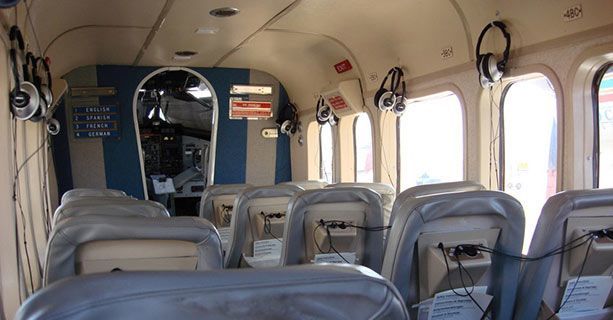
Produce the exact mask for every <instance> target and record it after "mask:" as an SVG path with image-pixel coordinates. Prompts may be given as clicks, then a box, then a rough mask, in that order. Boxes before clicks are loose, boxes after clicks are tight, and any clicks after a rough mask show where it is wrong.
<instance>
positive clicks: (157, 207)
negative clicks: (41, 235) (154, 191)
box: [53, 197, 170, 225]
mask: <svg viewBox="0 0 613 320" xmlns="http://www.w3.org/2000/svg"><path fill="white" fill-rule="evenodd" d="M84 215H106V216H124V217H126V216H137V217H149V218H157V217H166V218H168V217H170V213H169V212H168V210H167V209H166V207H164V205H162V204H161V203H158V202H155V201H150V200H135V199H132V198H123V197H91V198H87V199H85V198H80V199H75V200H71V201H69V202H67V203H64V204H62V205H61V206H59V207H58V208H57V209H56V210H55V213H54V215H53V225H56V224H57V223H58V222H59V221H61V220H62V219H65V218H68V217H76V216H84Z"/></svg>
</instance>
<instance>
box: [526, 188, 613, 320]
mask: <svg viewBox="0 0 613 320" xmlns="http://www.w3.org/2000/svg"><path fill="white" fill-rule="evenodd" d="M611 228H613V189H600V190H575V191H564V192H560V193H558V194H556V195H554V196H552V197H550V198H549V199H548V200H547V202H546V203H545V205H544V206H543V210H542V212H541V215H540V217H539V220H538V224H537V226H536V230H535V232H534V235H533V237H532V242H531V243H530V249H529V251H528V256H529V257H540V256H542V255H543V254H545V253H548V252H551V251H554V250H556V249H558V248H560V247H562V246H564V245H566V248H572V249H568V250H565V251H566V252H565V253H564V254H557V255H553V256H550V257H547V258H544V259H540V260H536V261H529V262H526V263H525V265H524V268H523V270H522V275H521V281H520V285H519V290H518V294H517V307H516V310H515V319H537V318H539V319H540V318H544V319H546V318H548V317H550V316H551V313H552V311H553V312H555V311H556V310H557V309H558V308H559V307H560V305H561V303H562V298H563V297H562V296H563V294H564V292H565V288H566V287H567V283H568V280H571V279H575V278H577V277H578V276H579V275H581V279H588V277H591V276H598V275H604V276H609V277H610V276H611V275H612V274H613V256H612V254H613V241H612V240H611V239H610V238H609V239H607V238H606V237H603V238H602V239H596V240H593V241H591V239H590V237H589V236H585V235H586V234H588V233H589V232H590V231H595V230H603V229H611ZM581 237H583V239H579V238H581ZM571 244H572V246H570V245H571ZM573 247H575V248H573ZM588 248H589V250H588ZM581 265H583V270H581V268H582V267H581ZM581 271H582V272H581ZM580 272H581V274H580ZM609 281H610V280H609ZM579 291H581V290H577V293H579ZM583 293H585V292H583ZM579 294H581V293H579ZM571 298H572V296H571ZM571 300H572V299H571ZM606 301H607V303H606V304H605V308H604V309H602V310H601V311H600V312H591V315H590V316H585V317H581V319H611V318H613V293H611V292H609V296H608V299H606ZM543 304H544V306H543ZM545 306H546V308H543V307H545ZM539 311H541V313H540V314H539ZM537 315H538V316H537ZM576 315H577V316H579V315H580V314H576Z"/></svg>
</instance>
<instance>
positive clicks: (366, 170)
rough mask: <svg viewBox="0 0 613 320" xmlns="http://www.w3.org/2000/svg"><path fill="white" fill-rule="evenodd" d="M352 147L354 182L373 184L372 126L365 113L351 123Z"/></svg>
mask: <svg viewBox="0 0 613 320" xmlns="http://www.w3.org/2000/svg"><path fill="white" fill-rule="evenodd" d="M353 139H354V141H353V146H354V154H355V181H356V182H373V164H372V155H373V151H372V126H371V123H370V117H369V116H368V114H366V113H361V114H359V115H358V116H357V117H356V118H355V121H354V122H353Z"/></svg>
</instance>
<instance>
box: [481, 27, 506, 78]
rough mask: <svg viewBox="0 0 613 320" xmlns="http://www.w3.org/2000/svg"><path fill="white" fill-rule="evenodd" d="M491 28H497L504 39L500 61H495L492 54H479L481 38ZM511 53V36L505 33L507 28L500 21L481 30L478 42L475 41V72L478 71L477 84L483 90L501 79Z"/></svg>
mask: <svg viewBox="0 0 613 320" xmlns="http://www.w3.org/2000/svg"><path fill="white" fill-rule="evenodd" d="M492 28H497V29H498V30H500V31H501V32H502V35H503V36H504V38H505V39H506V47H505V49H504V53H503V54H502V60H500V61H498V60H496V56H494V54H493V53H491V52H487V53H485V54H482V53H481V43H482V42H483V37H485V34H486V33H487V32H488V31H489V30H490V29H492ZM510 51H511V34H509V32H508V31H507V26H506V25H505V24H504V23H503V22H502V21H492V22H491V23H489V24H488V25H486V26H485V28H483V30H481V34H480V35H479V40H477V48H476V50H475V54H476V57H477V59H476V61H477V71H479V82H480V83H481V86H482V87H483V88H488V87H491V86H492V85H493V84H494V83H496V81H498V80H500V79H502V75H503V74H504V72H505V69H506V66H507V62H509V52H510Z"/></svg>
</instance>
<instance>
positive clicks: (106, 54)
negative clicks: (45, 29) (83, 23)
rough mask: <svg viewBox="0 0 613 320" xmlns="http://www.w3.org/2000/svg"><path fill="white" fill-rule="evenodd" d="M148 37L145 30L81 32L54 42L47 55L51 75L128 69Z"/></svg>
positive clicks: (80, 30) (75, 32)
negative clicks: (120, 66)
mask: <svg viewBox="0 0 613 320" xmlns="http://www.w3.org/2000/svg"><path fill="white" fill-rule="evenodd" d="M148 34H149V29H133V28H131V29H125V28H114V27H108V28H83V29H79V30H76V31H73V32H71V33H68V34H66V35H64V36H63V37H61V38H60V39H58V40H57V41H56V42H55V43H54V45H53V46H52V47H50V48H49V51H48V52H47V55H48V56H49V57H50V58H51V61H52V63H53V64H52V71H53V73H54V74H66V73H67V72H69V71H70V70H72V69H74V68H75V67H77V66H87V65H96V64H123V65H129V64H131V63H132V61H133V60H134V57H135V56H136V55H137V54H138V51H139V50H140V48H141V46H142V44H143V42H144V41H145V38H146V37H147V35H148Z"/></svg>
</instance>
